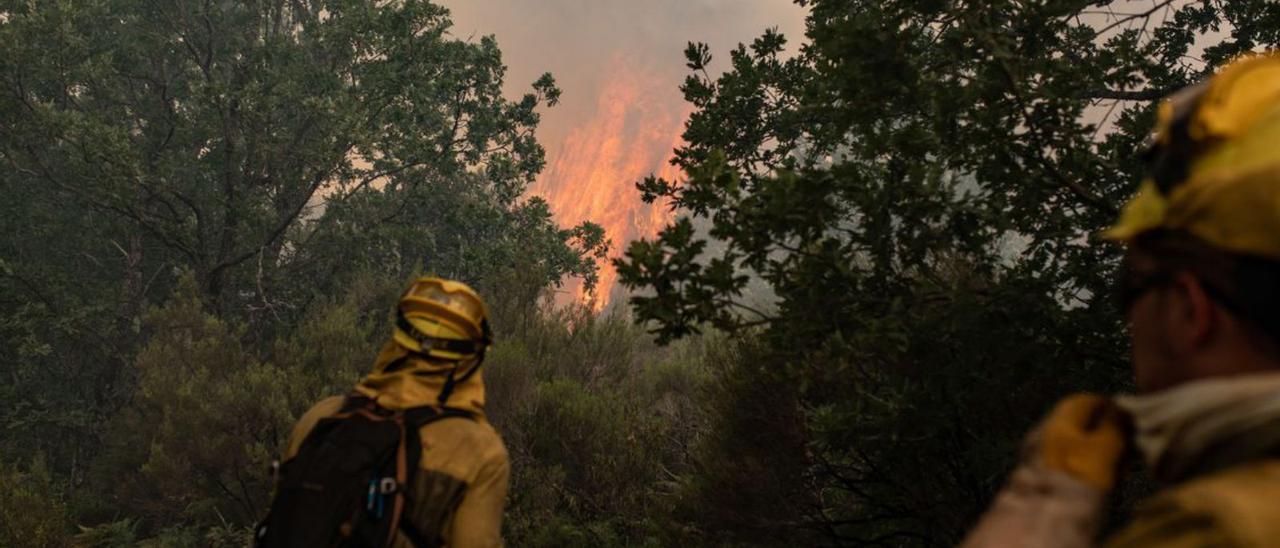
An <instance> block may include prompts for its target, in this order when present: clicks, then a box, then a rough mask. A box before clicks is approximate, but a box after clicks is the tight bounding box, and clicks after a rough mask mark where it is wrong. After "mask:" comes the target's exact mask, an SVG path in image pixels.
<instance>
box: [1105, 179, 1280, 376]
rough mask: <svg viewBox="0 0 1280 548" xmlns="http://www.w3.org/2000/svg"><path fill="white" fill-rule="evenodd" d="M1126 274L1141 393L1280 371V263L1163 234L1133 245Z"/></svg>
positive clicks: (1127, 304)
mask: <svg viewBox="0 0 1280 548" xmlns="http://www.w3.org/2000/svg"><path fill="white" fill-rule="evenodd" d="M1278 183H1280V181H1278ZM1121 276H1122V279H1121V282H1120V285H1121V288H1120V293H1121V300H1122V302H1123V303H1124V306H1125V309H1126V311H1127V313H1128V319H1129V326H1130V335H1131V337H1132V340H1133V367H1134V376H1135V380H1136V382H1137V385H1138V388H1139V390H1141V391H1144V392H1149V391H1153V390H1160V389H1162V388H1168V387H1171V386H1174V385H1177V384H1181V383H1183V382H1187V381H1191V380H1196V379H1202V378H1208V377H1216V376H1226V375H1235V374H1244V373H1251V372H1259V371H1265V370H1268V369H1276V370H1278V371H1280V261H1270V260H1267V259H1263V258H1259V257H1255V256H1249V255H1241V254H1236V253H1230V252H1226V251H1223V250H1222V249H1219V248H1217V247H1215V246H1213V245H1210V244H1208V243H1206V242H1205V241H1203V240H1201V239H1200V238H1197V237H1195V236H1193V235H1190V234H1187V233H1185V232H1172V231H1160V230H1157V231H1151V232H1148V233H1145V234H1143V235H1141V236H1139V237H1137V238H1135V239H1134V240H1133V241H1131V242H1130V246H1129V250H1128V253H1127V255H1126V256H1125V264H1124V271H1123V273H1122V274H1121Z"/></svg>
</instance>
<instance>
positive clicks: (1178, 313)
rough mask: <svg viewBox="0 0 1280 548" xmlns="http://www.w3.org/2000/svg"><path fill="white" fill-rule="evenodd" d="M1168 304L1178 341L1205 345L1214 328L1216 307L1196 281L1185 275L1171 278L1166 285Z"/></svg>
mask: <svg viewBox="0 0 1280 548" xmlns="http://www.w3.org/2000/svg"><path fill="white" fill-rule="evenodd" d="M1169 289H1170V296H1171V297H1173V299H1172V302H1170V305H1171V310H1170V313H1172V314H1173V318H1171V319H1172V320H1174V322H1175V323H1176V326H1175V329H1176V331H1177V333H1176V336H1177V338H1178V339H1179V340H1180V341H1179V342H1181V343H1183V344H1185V345H1187V346H1190V347H1198V346H1202V345H1204V344H1206V343H1207V342H1209V340H1210V338H1211V337H1212V336H1213V331H1214V329H1215V328H1216V327H1217V325H1216V324H1217V321H1218V318H1217V313H1218V311H1217V308H1216V306H1215V305H1214V302H1213V299H1211V298H1210V297H1209V294H1208V292H1206V291H1205V290H1204V285H1203V284H1201V283H1200V279H1199V278H1196V277H1195V276H1193V275H1191V274H1190V273H1188V272H1179V273H1178V274H1176V275H1174V277H1173V281H1172V283H1171V284H1170V287H1169Z"/></svg>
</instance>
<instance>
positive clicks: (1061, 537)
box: [964, 373, 1280, 548]
mask: <svg viewBox="0 0 1280 548" xmlns="http://www.w3.org/2000/svg"><path fill="white" fill-rule="evenodd" d="M1116 403H1117V404H1118V405H1119V406H1120V407H1121V408H1123V409H1124V410H1126V411H1127V412H1128V413H1129V414H1130V416H1131V417H1132V418H1133V420H1134V428H1135V440H1134V442H1135V444H1136V445H1137V448H1138V449H1139V451H1140V452H1141V453H1142V454H1143V457H1144V458H1145V460H1146V461H1147V464H1148V466H1149V467H1150V468H1151V471H1152V474H1153V476H1154V477H1155V478H1156V479H1157V480H1158V481H1160V482H1161V483H1163V484H1165V485H1167V486H1168V487H1166V488H1165V489H1163V490H1161V491H1160V492H1158V493H1157V494H1156V495H1154V496H1153V497H1151V498H1150V499H1148V500H1146V501H1144V502H1143V503H1142V504H1140V505H1139V507H1138V509H1137V510H1136V512H1135V513H1134V516H1133V517H1132V519H1131V521H1130V523H1129V524H1128V526H1127V527H1125V528H1124V529H1122V530H1121V531H1119V532H1118V533H1116V534H1115V535H1113V536H1111V537H1110V538H1108V539H1106V540H1105V541H1103V542H1099V541H1098V540H1097V539H1096V535H1097V533H1098V530H1099V529H1100V525H1101V523H1102V521H1103V518H1104V515H1105V512H1106V503H1107V496H1106V495H1107V494H1106V493H1105V492H1103V491H1101V490H1099V489H1098V488H1096V487H1091V486H1089V485H1086V484H1085V483H1084V482H1083V481H1081V480H1079V479H1077V478H1075V477H1073V476H1071V475H1069V474H1067V473H1065V472H1062V471H1059V470H1056V469H1051V468H1050V467H1048V466H1045V465H1044V463H1043V462H1040V459H1038V458H1036V457H1035V456H1036V455H1038V454H1039V452H1038V451H1034V450H1028V451H1026V452H1025V453H1024V461H1023V462H1022V464H1021V465H1020V466H1018V468H1017V469H1016V470H1015V471H1014V473H1013V475H1012V476H1011V477H1010V480H1009V483H1008V485H1006V487H1005V488H1004V489H1002V490H1001V492H1000V493H999V495H998V496H997V497H996V500H995V502H994V503H993V505H992V507H991V508H990V509H989V510H988V512H987V513H986V515H984V516H983V519H982V520H981V521H980V522H979V523H978V525H977V526H976V527H975V528H974V530H973V531H971V532H970V534H969V536H968V538H966V539H965V542H964V546H965V547H966V548H1003V547H1006V546H1020V547H1037V548H1087V547H1092V546H1098V545H1099V544H1101V545H1104V546H1108V547H1116V548H1136V547H1149V546H1155V547H1187V548H1190V547H1193V546H1194V547H1200V546H1213V547H1262V546H1276V547H1280V373H1269V374H1261V375H1248V376H1239V377H1228V378H1217V379H1209V380H1203V381H1197V382H1193V383H1188V384H1185V385H1182V386H1179V387H1176V388H1173V389H1170V390H1166V391H1163V392H1160V393H1156V394H1151V395H1145V396H1140V397H1133V396H1129V397H1120V398H1117V402H1116ZM1036 438H1037V436H1036V435H1035V434H1034V433H1033V435H1031V436H1029V438H1028V444H1029V445H1030V446H1032V449H1034V446H1035V443H1036Z"/></svg>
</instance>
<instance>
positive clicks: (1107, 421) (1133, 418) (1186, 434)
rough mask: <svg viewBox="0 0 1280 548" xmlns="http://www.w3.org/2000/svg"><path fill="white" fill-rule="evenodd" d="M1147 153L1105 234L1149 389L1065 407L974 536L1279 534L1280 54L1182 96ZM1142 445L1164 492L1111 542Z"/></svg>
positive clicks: (1014, 542) (1154, 541)
mask: <svg viewBox="0 0 1280 548" xmlns="http://www.w3.org/2000/svg"><path fill="white" fill-rule="evenodd" d="M1147 161H1148V175H1147V177H1146V178H1145V180H1144V181H1143V183H1142V186H1141V189H1140V190H1139V192H1138V194H1137V196H1136V197H1135V198H1134V199H1133V200H1132V201H1131V202H1130V203H1129V204H1128V205H1126V207H1125V209H1124V211H1123V212H1122V214H1121V218H1120V220H1119V222H1118V223H1117V224H1116V225H1115V226H1114V227H1113V228H1111V229H1110V230H1109V231H1107V232H1106V233H1105V236H1106V237H1108V238H1110V239H1113V240H1115V241H1118V242H1122V243H1123V244H1125V246H1126V254H1125V257H1124V264H1123V268H1122V275H1121V280H1120V283H1119V287H1120V295H1121V300H1122V303H1123V306H1124V311H1125V313H1126V314H1127V315H1128V320H1129V331H1130V337H1131V339H1132V343H1133V344H1132V346H1133V369H1134V377H1135V381H1136V386H1137V388H1138V394H1137V395H1132V396H1121V397H1116V398H1106V397H1102V396H1097V395H1075V396H1071V397H1068V398H1066V399H1065V400H1063V401H1062V402H1060V403H1059V404H1058V405H1057V406H1056V407H1055V408H1054V409H1053V410H1052V411H1051V412H1050V413H1049V415H1048V417H1047V418H1046V419H1045V420H1044V421H1043V422H1042V423H1041V424H1040V426H1039V427H1037V428H1036V429H1035V430H1034V431H1033V432H1032V433H1031V434H1030V435H1029V436H1028V438H1027V440H1026V443H1025V446H1024V455H1023V459H1022V462H1021V464H1020V465H1019V466H1018V468H1017V469H1016V470H1015V471H1014V473H1013V475H1012V476H1011V478H1010V480H1009V483H1008V484H1007V486H1006V487H1005V488H1004V489H1003V490H1002V491H1001V492H1000V493H999V495H998V496H997V498H996V500H995V502H994V503H993V505H992V507H991V508H990V509H989V510H988V512H987V513H986V515H985V516H984V517H983V518H982V520H981V521H980V522H979V524H978V525H977V527H976V528H975V529H974V530H973V531H972V532H971V533H970V535H969V538H968V539H966V541H965V545H966V546H973V547H994V546H1046V547H1049V546H1053V547H1065V546H1091V545H1095V544H1104V545H1107V546H1123V547H1129V546H1188V547H1191V546H1276V545H1280V55H1277V54H1276V53H1269V54H1258V55H1251V56H1247V57H1245V58H1242V59H1240V60H1237V61H1235V62H1233V63H1231V64H1229V65H1228V66H1226V67H1225V68H1223V69H1222V70H1221V71H1219V72H1218V73H1217V74H1216V75H1214V76H1213V77H1212V78H1210V79H1208V80H1207V81H1205V82H1203V83H1201V84H1198V85H1195V86H1192V87H1190V88H1187V89H1184V90H1182V91H1180V92H1178V93H1176V94H1174V95H1173V96H1172V97H1170V98H1169V99H1168V100H1166V101H1165V102H1164V103H1163V104H1161V106H1160V109H1159V115H1158V123H1157V128H1156V137H1155V142H1154V144H1153V146H1152V149H1151V150H1150V151H1149V154H1148V156H1147ZM1129 452H1135V453H1137V454H1138V455H1140V456H1141V457H1142V459H1143V460H1144V461H1145V463H1146V465H1147V466H1148V467H1149V468H1150V470H1151V474H1152V477H1153V478H1154V479H1155V480H1156V481H1157V483H1158V484H1159V485H1160V487H1161V489H1160V491H1159V492H1157V493H1156V494H1155V495H1154V496H1153V497H1151V498H1150V499H1149V500H1147V501H1144V502H1143V503H1141V504H1140V506H1139V507H1138V509H1137V511H1136V512H1135V515H1134V516H1133V519H1132V520H1131V522H1130V523H1129V524H1128V525H1127V526H1125V527H1124V528H1123V529H1121V530H1120V531H1119V532H1117V533H1116V534H1114V535H1112V536H1111V537H1110V538H1108V539H1106V540H1105V542H1101V543H1099V542H1098V539H1097V538H1096V537H1097V535H1098V531H1099V527H1100V524H1101V522H1102V520H1103V519H1104V518H1105V514H1106V500H1107V497H1108V494H1109V492H1110V491H1111V490H1112V489H1113V488H1114V486H1115V483H1116V480H1117V471H1118V470H1119V469H1120V463H1121V461H1122V460H1123V457H1124V456H1125V455H1126V454H1127V453H1129Z"/></svg>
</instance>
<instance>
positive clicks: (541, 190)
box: [532, 58, 686, 311]
mask: <svg viewBox="0 0 1280 548" xmlns="http://www.w3.org/2000/svg"><path fill="white" fill-rule="evenodd" d="M604 82H605V83H604V84H603V86H602V87H601V90H600V93H599V95H598V98H597V101H596V107H595V111H594V113H593V114H592V115H591V116H589V117H587V118H585V119H583V120H582V121H581V122H580V123H579V124H576V125H575V126H574V127H573V128H572V129H571V130H570V131H569V132H568V134H567V135H566V137H565V138H564V140H563V141H562V142H560V143H548V145H549V146H548V148H549V149H550V151H551V160H550V162H549V164H548V166H547V169H546V171H544V172H543V174H542V176H541V177H540V178H539V179H538V181H537V182H536V183H535V184H534V185H533V188H532V192H533V193H535V194H538V195H541V196H543V197H545V198H546V199H547V201H548V202H549V203H550V205H551V209H552V211H553V213H554V214H555V215H556V219H557V220H558V221H559V222H560V223H561V224H562V225H572V224H577V223H579V222H582V221H592V222H595V223H597V224H599V225H601V226H603V227H604V229H605V232H606V234H607V235H608V237H609V239H610V241H611V242H612V245H613V247H612V250H611V256H614V257H616V256H618V254H619V253H620V252H621V250H622V249H625V247H626V244H627V242H630V241H632V240H635V239H637V238H643V237H648V236H653V235H654V234H656V233H657V231H658V230H659V229H660V228H662V226H663V225H664V224H665V223H666V222H667V221H668V220H669V218H670V212H669V211H668V210H667V209H666V207H665V206H664V205H662V204H652V205H650V204H645V203H644V202H642V201H641V200H640V194H639V192H638V191H637V190H636V188H635V184H634V183H635V182H636V181H637V180H639V179H641V178H643V177H645V176H647V175H649V174H650V173H655V174H657V175H659V176H661V177H664V178H673V177H674V176H675V175H676V174H677V169H676V168H675V167H673V166H671V164H670V162H669V159H670V158H671V151H672V149H673V148H675V147H676V146H678V144H679V143H680V134H681V132H682V129H683V121H684V118H685V115H686V112H685V111H684V110H683V109H682V108H681V107H680V106H677V105H679V104H680V103H678V102H675V101H672V100H671V95H672V89H673V84H672V83H671V82H670V81H668V80H665V79H663V78H659V77H655V76H654V74H653V73H652V72H651V71H646V70H643V69H642V68H640V67H637V66H635V65H634V64H633V63H629V62H627V60H626V59H625V58H619V59H618V60H617V61H616V62H615V63H613V69H612V71H611V74H609V75H607V76H606V78H605V80H604ZM600 267H601V268H600V283H599V286H598V287H597V288H596V289H595V290H594V291H591V292H587V291H585V289H584V288H583V287H582V284H581V283H580V282H579V281H577V280H574V281H573V282H571V283H570V284H569V286H568V288H569V295H572V296H573V297H575V298H576V299H578V300H580V301H581V302H585V303H588V304H590V305H591V306H592V308H594V309H595V310H597V311H600V310H603V309H604V308H605V307H606V306H607V305H608V304H609V301H610V299H611V297H613V296H614V294H615V289H616V287H615V286H616V283H617V273H616V272H615V271H614V270H613V267H612V266H611V265H609V264H601V265H600Z"/></svg>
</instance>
